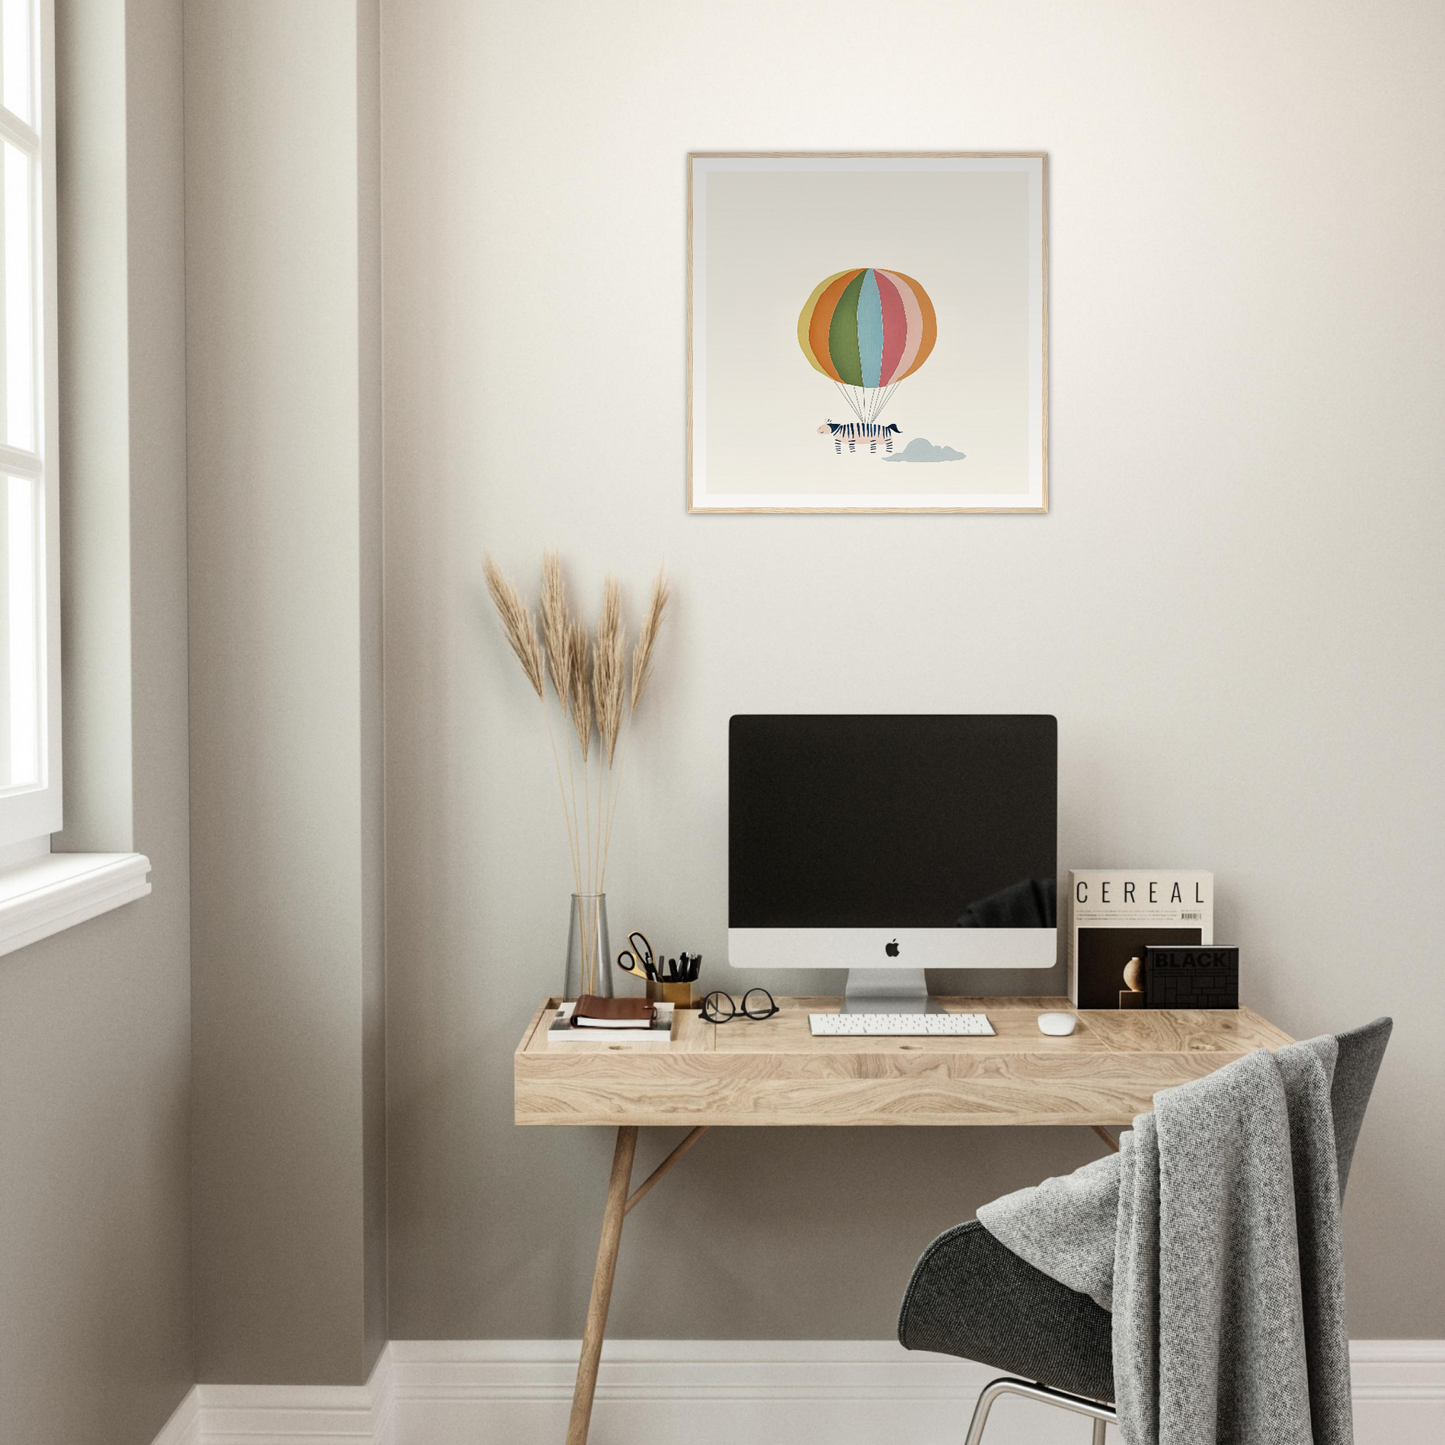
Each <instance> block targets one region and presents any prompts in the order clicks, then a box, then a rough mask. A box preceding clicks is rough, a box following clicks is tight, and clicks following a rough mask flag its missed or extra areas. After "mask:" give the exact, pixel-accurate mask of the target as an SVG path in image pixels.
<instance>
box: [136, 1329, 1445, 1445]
mask: <svg viewBox="0 0 1445 1445" xmlns="http://www.w3.org/2000/svg"><path fill="white" fill-rule="evenodd" d="M577 1350H578V1343H577V1341H576V1340H393V1341H392V1343H391V1344H390V1345H388V1346H387V1348H386V1350H385V1352H384V1353H383V1354H382V1357H381V1359H380V1361H379V1362H378V1363H377V1366H376V1370H375V1371H374V1373H373V1374H372V1377H371V1379H370V1381H369V1382H368V1383H367V1384H365V1385H352V1386H335V1385H331V1386H316V1387H308V1386H296V1385H276V1386H271V1385H199V1386H197V1387H196V1388H195V1389H194V1390H192V1391H191V1393H190V1395H188V1396H187V1397H186V1400H185V1401H184V1402H183V1403H182V1405H181V1407H180V1409H178V1410H177V1411H176V1414H175V1415H174V1416H173V1417H172V1419H171V1420H170V1422H169V1423H168V1424H167V1425H166V1428H165V1429H164V1430H163V1431H162V1432H161V1434H160V1435H159V1436H158V1437H157V1439H156V1442H155V1445H319V1442H326V1441H350V1442H352V1445H555V1442H557V1441H560V1440H561V1439H562V1437H563V1435H564V1434H565V1433H566V1428H567V1414H568V1408H569V1405H570V1402H571V1398H572V1378H573V1374H574V1372H575V1370H576V1366H577ZM1350 1354H1351V1361H1352V1372H1353V1379H1354V1398H1355V1439H1356V1445H1438V1442H1439V1441H1441V1440H1445V1340H1356V1341H1355V1342H1354V1343H1353V1344H1352V1346H1351V1351H1350ZM999 1373H1000V1372H999V1371H998V1370H995V1369H992V1368H990V1367H989V1366H986V1365H977V1364H973V1363H970V1362H968V1361H964V1360H955V1359H952V1358H950V1357H949V1356H946V1355H927V1354H920V1353H911V1352H909V1351H907V1350H904V1349H903V1348H902V1347H901V1346H899V1345H897V1344H894V1343H893V1342H891V1341H877V1340H862V1341H858V1340H681V1341H676V1342H669V1341H665V1340H614V1341H609V1343H608V1344H607V1346H606V1348H605V1350H604V1351H603V1355H602V1369H601V1372H600V1374H599V1376H598V1384H597V1398H596V1406H595V1408H594V1411H593V1417H592V1422H593V1423H592V1436H591V1445H624V1442H625V1445H735V1442H737V1441H739V1440H748V1439H770V1440H787V1441H789V1442H790V1445H825V1442H826V1445H876V1442H877V1441H879V1440H887V1441H888V1442H890V1445H938V1442H940V1441H949V1440H956V1439H961V1438H962V1434H963V1430H964V1427H965V1426H966V1424H967V1421H968V1415H969V1412H970V1411H971V1410H972V1409H973V1402H974V1400H975V1399H976V1398H977V1396H978V1392H979V1390H980V1389H981V1388H982V1387H983V1385H984V1384H985V1383H986V1382H987V1381H989V1380H991V1379H993V1378H994V1377H995V1376H996V1375H998V1374H999ZM1065 1431H1067V1427H1065ZM1074 1433H1077V1431H1075V1432H1074ZM1062 1438H1069V1439H1072V1438H1073V1435H1072V1434H1067V1435H1066V1434H1061V1432H1060V1425H1059V1417H1058V1415H1057V1413H1056V1412H1054V1411H1052V1410H1050V1409H1048V1408H1047V1407H1044V1406H1039V1405H1036V1404H1033V1403H1032V1402H1030V1401H1026V1400H1018V1399H1007V1398H1006V1399H1004V1400H1002V1401H1000V1402H999V1404H998V1405H997V1406H996V1407H995V1410H994V1414H993V1417H992V1418H991V1419H990V1421H989V1434H988V1440H989V1445H1057V1442H1058V1441H1059V1440H1060V1439H1062ZM1110 1439H1111V1441H1112V1440H1113V1439H1114V1436H1113V1433H1112V1432H1111V1434H1110Z"/></svg>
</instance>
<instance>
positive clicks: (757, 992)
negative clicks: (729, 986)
mask: <svg viewBox="0 0 1445 1445" xmlns="http://www.w3.org/2000/svg"><path fill="white" fill-rule="evenodd" d="M777 1012H778V1005H777V1003H776V1002H775V1001H774V999H773V996H772V994H770V993H769V992H768V991H767V989H765V988H750V989H749V990H748V991H747V992H746V993H745V994H744V995H743V1006H742V1008H739V1007H738V1006H737V1004H735V1003H734V1002H733V996H732V994H730V993H723V992H722V990H721V989H715V990H714V991H713V992H712V993H710V994H708V996H707V997H706V998H705V999H703V1001H702V1016H703V1018H705V1019H706V1020H707V1021H708V1023H710V1024H725V1023H730V1022H731V1021H732V1020H733V1019H735V1018H741V1017H744V1016H745V1017H747V1018H750V1019H770V1018H772V1016H773V1015H774V1014H775V1013H777Z"/></svg>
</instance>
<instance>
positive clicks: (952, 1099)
mask: <svg viewBox="0 0 1445 1445" xmlns="http://www.w3.org/2000/svg"><path fill="white" fill-rule="evenodd" d="M557 1002H558V1001H557V1000H556V999H555V998H551V999H547V1000H546V1001H545V1002H544V1003H543V1004H542V1005H541V1007H539V1008H538V1009H537V1011H536V1013H535V1014H533V1016H532V1019H531V1021H530V1022H529V1023H528V1025H527V1029H526V1031H525V1032H524V1034H523V1035H522V1041H521V1043H520V1044H519V1045H518V1048H517V1052H516V1056H515V1069H514V1083H515V1102H516V1112H515V1117H516V1122H517V1123H518V1124H613V1125H616V1124H638V1125H688V1126H692V1125H696V1124H720V1125H732V1126H778V1125H843V1126H854V1125H866V1124H890V1125H940V1124H944V1125H948V1124H1029V1125H1040V1124H1049V1125H1057V1124H1109V1125H1119V1124H1128V1123H1131V1122H1132V1121H1133V1119H1134V1117H1135V1116H1136V1115H1138V1114H1142V1113H1147V1112H1148V1111H1149V1110H1150V1109H1151V1108H1152V1107H1153V1096H1154V1093H1155V1092H1156V1091H1157V1090H1159V1089H1164V1088H1169V1087H1171V1086H1173V1085H1176V1084H1182V1083H1187V1082H1188V1081H1189V1080H1191V1079H1196V1078H1200V1077H1202V1076H1203V1075H1204V1074H1208V1073H1212V1072H1213V1071H1214V1070H1215V1069H1217V1068H1220V1067H1221V1066H1223V1065H1224V1064H1227V1063H1230V1062H1232V1061H1233V1060H1235V1059H1238V1058H1240V1057H1242V1056H1243V1055H1244V1054H1247V1053H1249V1052H1250V1051H1251V1050H1253V1049H1258V1048H1267V1049H1275V1048H1278V1047H1279V1046H1280V1045H1281V1044H1287V1043H1289V1042H1290V1038H1289V1035H1288V1034H1286V1033H1284V1032H1283V1031H1282V1030H1280V1029H1278V1028H1276V1027H1275V1026H1274V1025H1273V1024H1271V1023H1269V1022H1268V1021H1267V1020H1266V1019H1263V1018H1261V1017H1260V1016H1259V1015H1258V1014H1256V1013H1254V1012H1253V1011H1251V1010H1250V1009H1238V1010H1235V1009H1220V1010H1199V1009H1187V1010H1186V1009H1178V1010H1176V1009H1129V1010H1080V1011H1078V1019H1079V1023H1078V1026H1077V1027H1076V1029H1075V1030H1074V1032H1073V1033H1072V1034H1069V1035H1067V1036H1066V1037H1063V1038H1055V1037H1050V1036H1047V1035H1045V1034H1041V1033H1040V1032H1039V1029H1038V1022H1037V1020H1038V1016H1039V1014H1040V1013H1044V1012H1047V1011H1064V1012H1074V1010H1073V1009H1071V1007H1070V1005H1069V1002H1068V1000H1067V999H1063V998H1048V997H1042V998H1029V997H1010V998H942V999H939V1000H938V1002H939V1003H940V1004H941V1005H942V1006H943V1007H944V1008H945V1009H947V1010H948V1011H949V1012H961V1013H968V1012H976V1013H984V1014H987V1015H988V1018H989V1022H990V1023H992V1025H993V1027H994V1030H995V1033H994V1035H993V1036H991V1037H990V1036H987V1035H985V1036H981V1037H979V1036H955V1037H933V1038H860V1037H857V1036H831V1037H818V1038H815V1037H814V1036H813V1035H812V1034H811V1033H810V1032H809V1027H808V1014H809V1013H810V1012H832V1011H836V1010H837V1008H838V1003H839V1000H838V999H837V998H836V997H816V998H808V997H800V998H788V997H782V998H779V999H778V1000H777V1002H778V1004H779V1007H780V1012H779V1013H778V1014H777V1015H775V1016H774V1017H773V1018H770V1019H761V1020H745V1019H735V1020H733V1021H732V1022H730V1023H726V1024H710V1023H707V1022H706V1021H705V1020H704V1019H703V1018H702V1016H701V1015H700V1014H699V1013H698V1012H697V1011H696V1010H679V1011H678V1021H677V1024H676V1026H675V1027H674V1030H673V1039H672V1042H671V1043H669V1044H654V1043H640V1044H619V1043H613V1042H608V1041H607V1040H605V1039H601V1040H599V1041H598V1042H597V1043H595V1044H591V1043H587V1044H557V1045H549V1044H548V1043H547V1040H546V1025H547V1023H548V1022H549V1021H550V1020H551V1017H552V1013H553V1011H554V1010H555V1009H556V1007H557Z"/></svg>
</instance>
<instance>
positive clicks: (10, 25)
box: [0, 0, 35, 125]
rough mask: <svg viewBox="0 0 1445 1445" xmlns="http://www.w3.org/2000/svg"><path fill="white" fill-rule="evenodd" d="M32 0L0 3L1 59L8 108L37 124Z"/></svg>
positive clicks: (23, 118) (11, 0)
mask: <svg viewBox="0 0 1445 1445" xmlns="http://www.w3.org/2000/svg"><path fill="white" fill-rule="evenodd" d="M32 5H33V0H3V3H0V59H3V70H4V75H3V78H0V81H3V85H4V96H3V98H4V101H5V108H6V109H7V110H12V111H14V112H15V114H16V115H18V116H19V117H20V119H21V120H27V121H29V122H30V123H31V125H34V124H35V117H34V115H33V114H32V109H33V96H34V94H35V89H34V86H33V85H32V84H31V70H32V58H33V55H34V39H33V37H34V34H35V31H34V29H33V28H32V23H31V9H32Z"/></svg>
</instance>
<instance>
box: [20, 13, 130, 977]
mask: <svg viewBox="0 0 1445 1445" xmlns="http://www.w3.org/2000/svg"><path fill="white" fill-rule="evenodd" d="M0 3H3V0H0ZM29 7H30V26H31V31H30V43H31V46H32V53H31V73H30V83H31V104H30V111H31V114H32V115H33V116H35V117H36V120H37V122H38V123H37V125H35V126H31V125H29V124H27V123H26V122H25V121H24V120H22V119H21V118H20V117H19V116H17V115H14V114H13V113H12V112H10V111H9V110H7V109H6V108H5V107H4V104H3V98H4V97H3V89H0V137H3V139H4V140H6V141H9V142H10V143H11V144H12V145H15V146H17V147H18V148H19V149H21V150H23V151H25V152H26V153H27V154H28V155H29V156H30V157H31V172H30V176H31V179H30V184H31V197H30V213H31V217H32V224H33V226H34V232H33V234H32V238H31V248H32V249H31V254H32V257H33V258H34V275H33V276H32V280H31V284H32V285H33V286H34V288H35V291H34V295H33V299H34V300H37V301H38V302H39V305H38V307H37V308H36V311H35V313H34V314H35V317H36V320H37V322H38V324H37V325H36V326H35V328H34V334H33V339H32V345H34V346H35V348H36V349H37V351H38V353H39V355H38V357H37V358H36V365H35V368H34V375H35V379H36V389H37V392H38V396H37V397H36V399H35V405H36V417H35V436H36V439H37V443H38V445H37V450H36V452H35V453H34V454H33V455H32V454H31V453H29V452H25V451H21V450H17V449H16V448H14V447H11V446H8V445H5V444H3V443H0V476H4V475H14V476H24V477H32V478H34V479H35V482H36V487H37V491H38V494H39V499H38V505H37V507H36V513H37V518H38V521H39V525H40V526H42V527H43V528H44V532H45V536H44V546H43V548H37V549H36V551H37V558H36V566H37V571H38V574H39V575H38V577H37V586H36V592H37V597H38V598H39V599H42V601H41V603H40V605H39V606H38V607H37V613H38V614H39V616H38V621H39V627H38V632H39V636H38V638H37V654H38V657H39V659H40V661H41V665H42V666H43V668H44V677H43V678H42V679H41V685H40V687H39V714H40V715H39V718H38V726H39V753H40V758H39V764H40V766H39V770H38V772H39V781H38V783H37V784H35V785H32V786H29V787H21V788H17V789H14V790H11V789H7V790H5V792H3V793H0V954H6V953H10V952H13V951H14V950H15V949H17V948H23V947H25V945H26V944H30V943H35V942H38V941H39V940H40V939H42V938H47V937H49V936H50V935H51V934H53V933H58V932H60V931H61V930H62V929H65V928H70V927H72V926H73V925H75V924H77V923H83V922H84V921H85V920H86V919H89V918H94V917H96V916H97V915H98V914H101V913H106V912H109V911H110V910H111V909H113V908H119V907H120V906H121V904H123V903H129V902H131V901H132V900H134V899H137V898H144V897H145V895H146V894H148V893H149V892H150V891H151V885H150V876H149V875H150V860H149V859H148V858H146V857H145V856H144V855H143V854H140V853H52V852H51V848H50V841H51V838H50V835H51V834H52V833H57V832H59V831H60V828H61V825H62V821H63V816H64V814H63V797H62V790H61V749H60V688H61V674H60V497H59V492H60V486H59V469H58V466H57V459H58V457H59V453H60V445H59V435H60V420H59V417H60V412H59V404H58V378H59V366H58V363H57V359H56V336H57V332H58V329H59V297H58V295H57V289H56V236H55V231H56V195H55V6H54V0H29ZM0 344H3V338H0Z"/></svg>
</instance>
